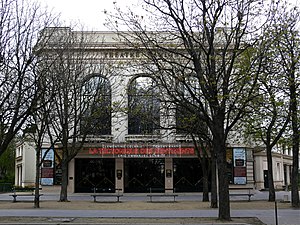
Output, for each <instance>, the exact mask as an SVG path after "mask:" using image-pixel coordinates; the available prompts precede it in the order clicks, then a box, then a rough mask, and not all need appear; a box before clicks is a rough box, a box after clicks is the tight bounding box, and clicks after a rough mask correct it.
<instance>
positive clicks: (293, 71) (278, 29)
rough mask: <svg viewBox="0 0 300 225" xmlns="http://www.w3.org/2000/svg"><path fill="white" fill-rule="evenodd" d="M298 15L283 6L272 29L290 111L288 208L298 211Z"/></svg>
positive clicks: (293, 10)
mask: <svg viewBox="0 0 300 225" xmlns="http://www.w3.org/2000/svg"><path fill="white" fill-rule="evenodd" d="M299 18H300V11H299V8H298V7H296V6H295V7H292V8H289V7H287V4H284V3H283V7H281V12H280V14H279V15H278V17H277V20H276V24H275V25H274V35H275V38H274V42H275V43H274V44H275V51H276V52H277V54H278V57H277V60H278V62H279V63H280V66H281V68H282V72H281V74H282V75H284V77H285V79H286V80H287V85H286V86H287V87H288V95H289V101H290V110H291V136H292V138H291V139H292V140H291V143H292V149H293V166H292V180H291V183H292V206H293V207H296V208H299V207H300V201H299V186H298V185H299V145H300V144H299V143H300V131H299V129H300V125H299V84H300V76H299V65H300V64H299V60H300V49H299V48H300V33H299Z"/></svg>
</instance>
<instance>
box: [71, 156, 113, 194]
mask: <svg viewBox="0 0 300 225" xmlns="http://www.w3.org/2000/svg"><path fill="white" fill-rule="evenodd" d="M94 191H96V192H115V160H114V159H75V192H81V193H90V192H94Z"/></svg>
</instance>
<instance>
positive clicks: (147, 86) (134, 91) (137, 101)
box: [128, 77, 160, 134]
mask: <svg viewBox="0 0 300 225" xmlns="http://www.w3.org/2000/svg"><path fill="white" fill-rule="evenodd" d="M158 93H159V91H158V88H157V86H156V83H155V81H154V80H153V79H152V78H150V77H138V78H135V79H134V80H133V81H132V82H131V83H130V85H129V89H128V106H129V113H128V134H159V122H160V101H159V98H158Z"/></svg>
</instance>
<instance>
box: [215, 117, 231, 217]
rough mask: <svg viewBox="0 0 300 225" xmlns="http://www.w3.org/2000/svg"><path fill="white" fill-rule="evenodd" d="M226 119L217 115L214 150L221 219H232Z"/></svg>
mask: <svg viewBox="0 0 300 225" xmlns="http://www.w3.org/2000/svg"><path fill="white" fill-rule="evenodd" d="M223 126H224V119H223V117H222V115H216V117H215V118H214V126H213V130H212V132H213V151H214V152H215V154H216V157H217V167H218V181H219V183H218V186H219V201H220V204H219V219H220V220H227V221H228V220H231V216H230V202H229V189H228V175H227V163H226V145H225V132H224V127H223Z"/></svg>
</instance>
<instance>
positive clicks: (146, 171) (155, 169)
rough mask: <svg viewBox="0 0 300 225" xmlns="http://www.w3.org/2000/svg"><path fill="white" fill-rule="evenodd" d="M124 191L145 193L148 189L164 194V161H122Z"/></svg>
mask: <svg viewBox="0 0 300 225" xmlns="http://www.w3.org/2000/svg"><path fill="white" fill-rule="evenodd" d="M124 168H125V170H124V171H125V174H124V191H125V192H127V193H133V192H135V193H146V192H149V190H150V188H155V189H156V190H158V189H159V190H160V191H161V192H164V188H165V160H164V159H124Z"/></svg>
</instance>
